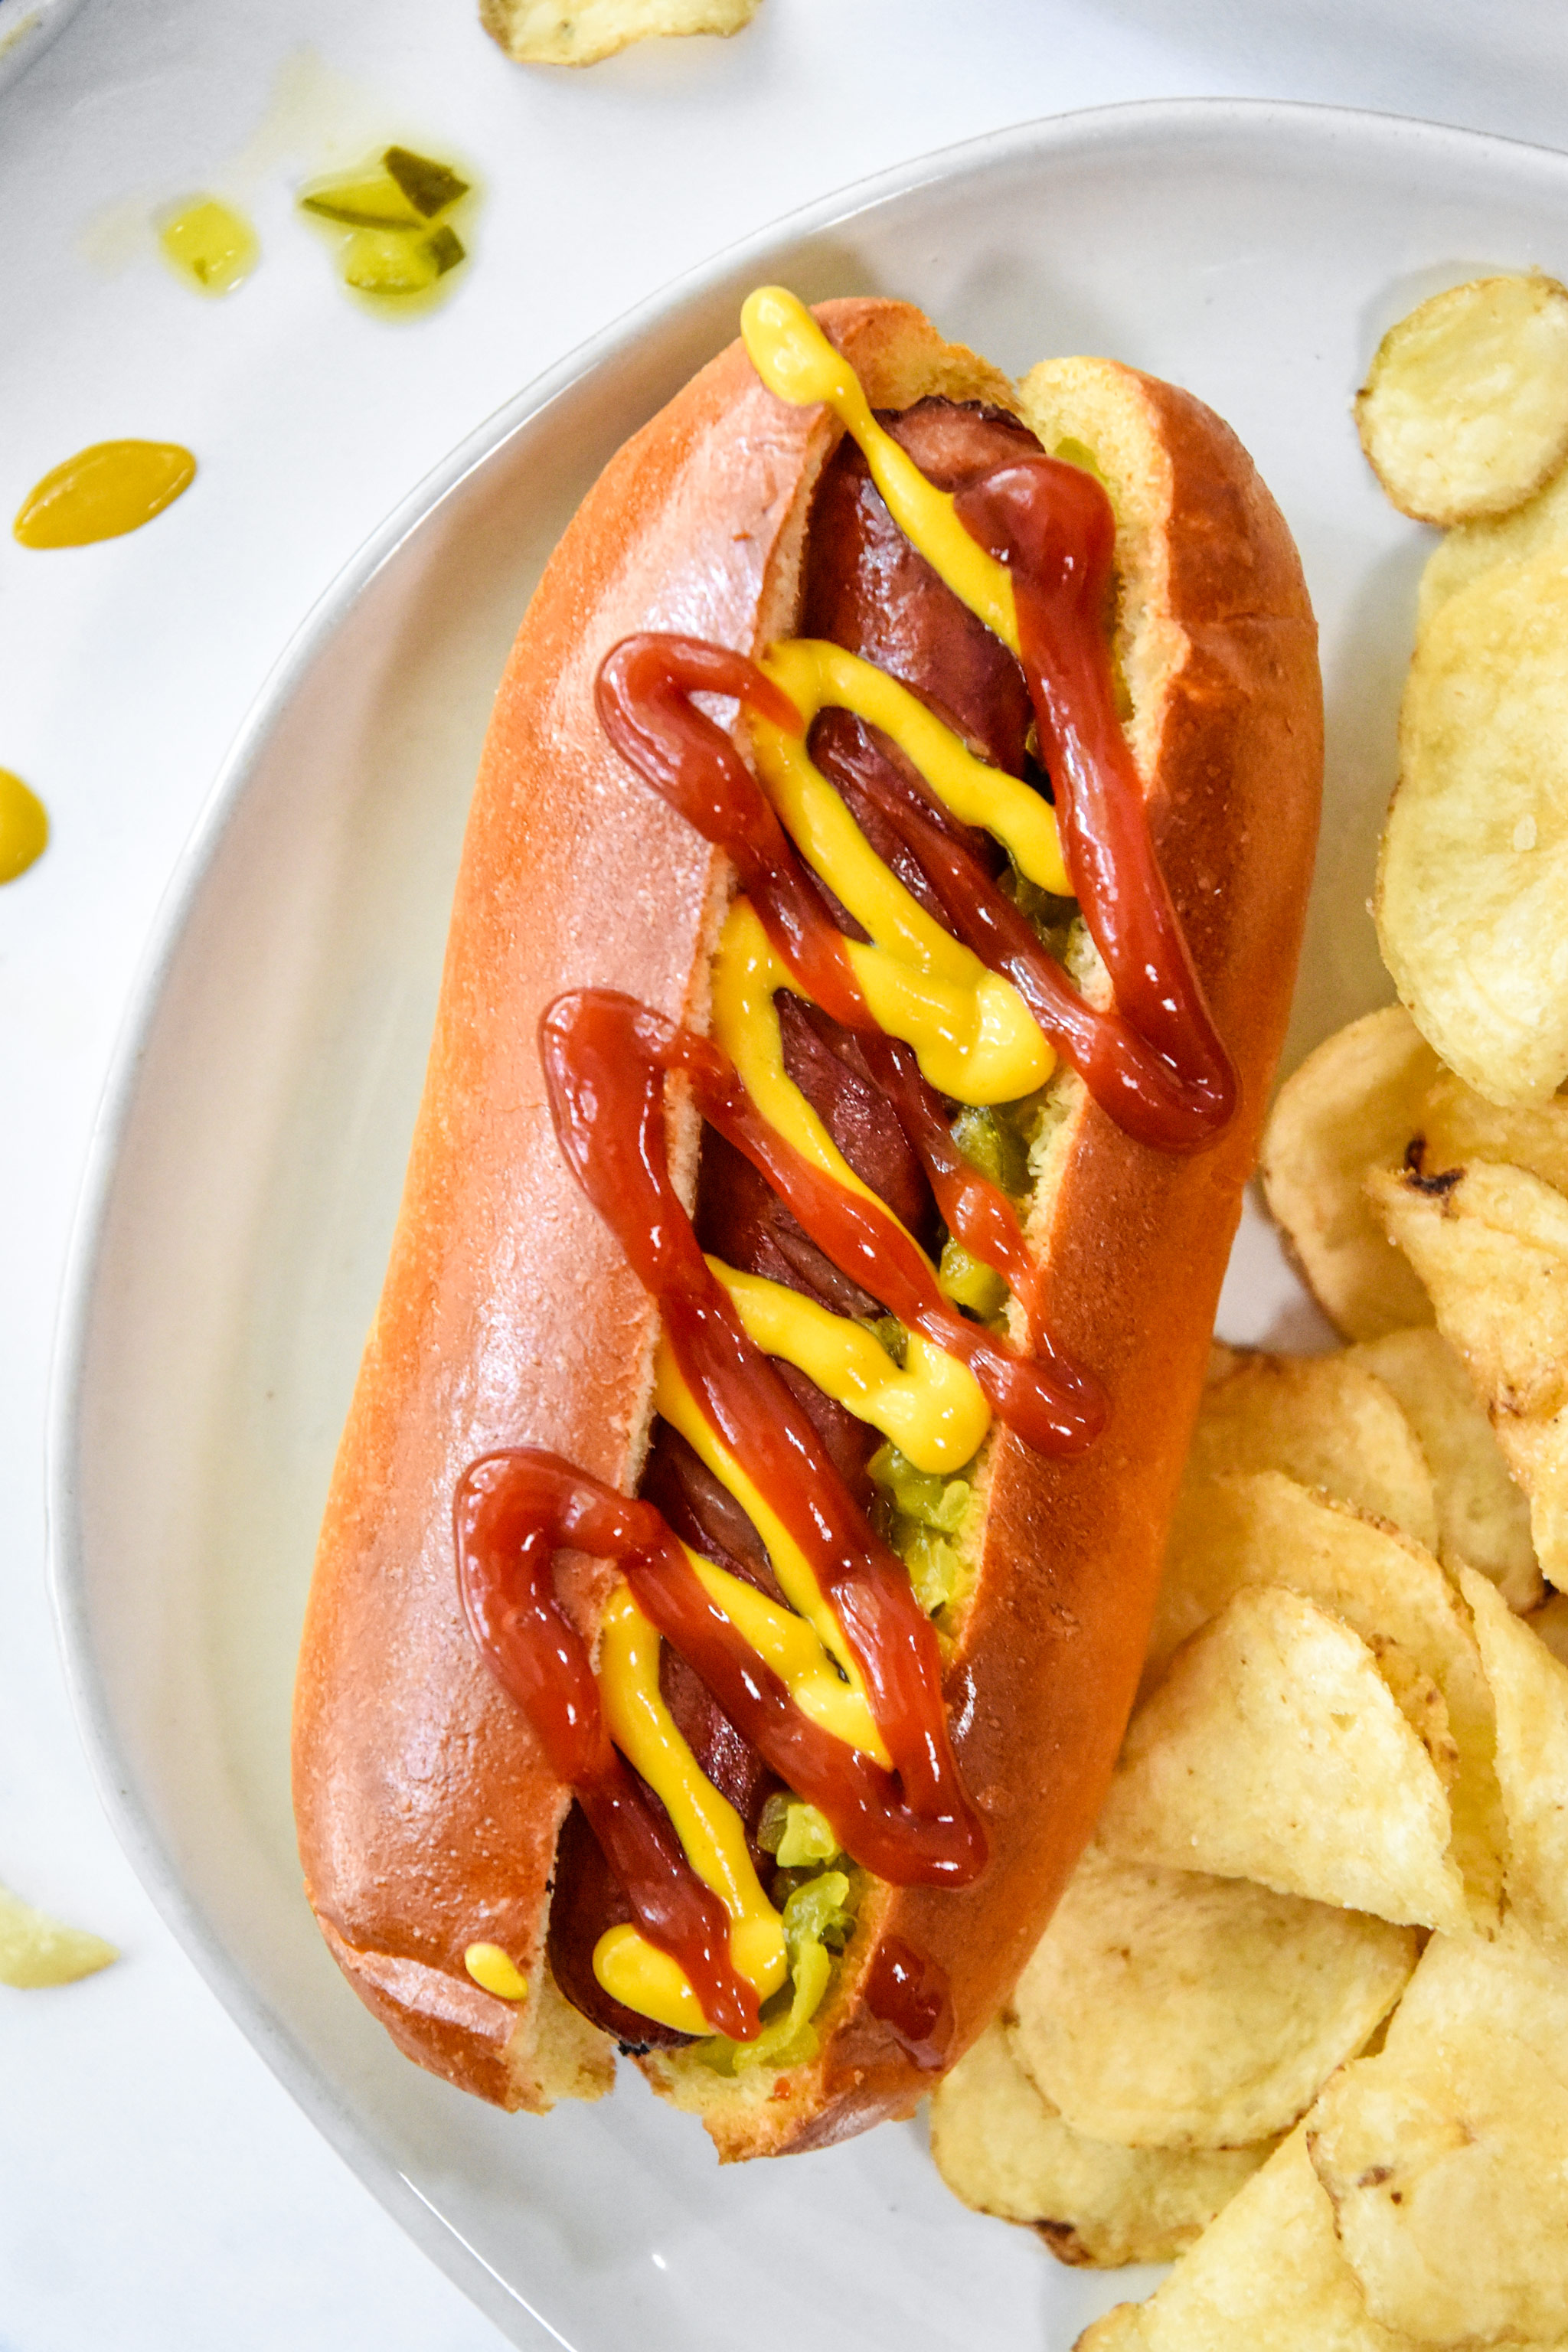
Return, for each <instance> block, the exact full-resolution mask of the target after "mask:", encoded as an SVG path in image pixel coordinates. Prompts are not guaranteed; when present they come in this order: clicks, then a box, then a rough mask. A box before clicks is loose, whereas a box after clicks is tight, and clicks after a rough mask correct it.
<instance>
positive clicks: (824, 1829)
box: [757, 1797, 838, 1870]
mask: <svg viewBox="0 0 1568 2352" xmlns="http://www.w3.org/2000/svg"><path fill="white" fill-rule="evenodd" d="M777 1801H778V1800H777V1799H776V1798H773V1797H770V1798H769V1799H768V1801H767V1803H766V1805H764V1806H763V1822H762V1824H761V1827H760V1828H759V1830H758V1832H757V1843H759V1845H761V1846H762V1847H763V1850H764V1852H770V1853H773V1856H774V1858H775V1859H776V1861H777V1862H778V1864H779V1867H780V1869H781V1870H798V1869H799V1868H800V1867H801V1866H802V1864H805V1863H812V1862H831V1861H832V1860H833V1859H834V1857H835V1855H836V1854H837V1852H838V1840H837V1836H836V1835H835V1833H834V1830H833V1825H832V1823H831V1822H829V1821H828V1819H827V1817H826V1814H825V1813H819V1812H818V1811H817V1810H816V1806H815V1805H809V1804H807V1803H806V1801H805V1799H804V1798H803V1797H785V1798H784V1803H783V1818H782V1820H778V1821H777V1827H776V1832H775V1834H776V1843H773V1844H771V1845H770V1843H769V1833H770V1830H772V1829H773V1822H770V1820H769V1814H770V1812H771V1811H772V1808H773V1805H774V1804H775V1803H776V1802H777ZM775 1818H776V1817H775Z"/></svg>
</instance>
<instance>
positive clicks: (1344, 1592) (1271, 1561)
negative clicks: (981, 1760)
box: [1149, 1334, 1502, 1923]
mask: <svg viewBox="0 0 1568 2352" xmlns="http://www.w3.org/2000/svg"><path fill="white" fill-rule="evenodd" d="M1431 1336H1433V1337H1434V1338H1435V1337H1436V1334H1433V1335H1431ZM1461 1377H1462V1375H1461ZM1249 1584H1277V1585H1283V1586H1284V1587H1285V1588H1286V1589H1287V1590H1288V1591H1291V1592H1297V1593H1300V1595H1301V1597H1302V1598H1303V1600H1307V1601H1316V1602H1317V1604H1318V1606H1319V1607H1320V1608H1322V1609H1326V1610H1329V1611H1330V1612H1332V1614H1334V1615H1335V1616H1338V1617H1342V1618H1343V1620H1344V1621H1345V1622H1346V1623H1347V1624H1348V1625H1350V1626H1351V1627H1352V1629H1353V1630H1354V1631H1355V1632H1356V1633H1359V1634H1360V1635H1361V1637H1362V1639H1363V1641H1364V1642H1366V1643H1368V1644H1369V1645H1370V1646H1372V1647H1373V1651H1374V1654H1376V1655H1377V1659H1378V1664H1379V1666H1380V1668H1381V1669H1382V1672H1383V1676H1384V1681H1385V1682H1388V1683H1389V1684H1390V1685H1391V1687H1392V1688H1393V1689H1394V1696H1395V1698H1396V1700H1397V1701H1398V1703H1399V1705H1400V1709H1401V1712H1402V1713H1403V1714H1404V1715H1405V1719H1406V1720H1407V1721H1408V1722H1410V1723H1411V1724H1412V1726H1413V1727H1414V1728H1415V1731H1416V1734H1417V1737H1418V1738H1421V1740H1422V1744H1423V1746H1424V1747H1426V1750H1427V1753H1428V1755H1430V1756H1431V1757H1432V1759H1433V1762H1434V1764H1435V1766H1436V1769H1437V1775H1438V1778H1439V1780H1442V1781H1443V1783H1444V1786H1445V1788H1446V1789H1447V1790H1448V1791H1449V1796H1450V1802H1451V1806H1452V1811H1453V1815H1454V1839H1453V1848H1452V1851H1453V1855H1454V1859H1455V1861H1456V1862H1457V1864H1458V1867H1459V1869H1460V1872H1461V1874H1462V1875H1463V1877H1464V1880H1465V1885H1466V1887H1467V1890H1468V1895H1469V1897H1470V1902H1471V1906H1472V1909H1473V1911H1474V1913H1475V1915H1476V1916H1477V1918H1478V1919H1479V1921H1481V1922H1482V1923H1485V1922H1488V1921H1489V1919H1490V1918H1491V1917H1492V1916H1494V1915H1495V1912H1496V1908H1497V1901H1498V1895H1499V1893H1500V1878H1501V1872H1500V1864H1499V1861H1498V1854H1499V1852H1500V1843H1501V1838H1502V1813H1501V1803H1500V1798H1499V1795H1498V1787H1497V1777H1496V1773H1495V1771H1494V1769H1493V1757H1492V1748H1493V1738H1494V1732H1493V1724H1492V1708H1491V1698H1490V1695H1489V1691H1488V1688H1487V1684H1486V1678H1485V1676H1484V1675H1483V1674H1482V1672H1481V1665H1480V1658H1479V1653H1478V1651H1477V1648H1476V1643H1475V1638H1474V1635H1473V1634H1472V1633H1471V1631H1470V1628H1469V1625H1468V1622H1467V1620H1466V1617H1465V1612H1464V1611H1463V1609H1462V1608H1461V1606H1460V1604H1459V1601H1458V1596H1457V1595H1456V1593H1455V1591H1454V1589H1453V1586H1452V1585H1451V1584H1450V1582H1449V1581H1448V1579H1447V1577H1446V1576H1445V1575H1444V1573H1443V1571H1442V1570H1441V1569H1440V1568H1439V1567H1438V1565H1437V1563H1436V1560H1435V1559H1433V1558H1432V1557H1431V1555H1430V1553H1428V1552H1426V1551H1424V1550H1423V1549H1421V1547H1420V1546H1419V1545H1418V1544H1414V1543H1412V1542H1411V1541H1410V1539H1409V1538H1408V1537H1407V1536H1402V1535H1400V1534H1399V1533H1398V1531H1397V1530H1396V1529H1395V1528H1389V1527H1387V1526H1384V1525H1383V1524H1382V1523H1380V1522H1376V1521H1373V1520H1369V1519H1364V1518H1361V1517H1357V1516H1355V1515H1354V1514H1353V1513H1352V1512H1349V1511H1347V1510H1346V1509H1345V1508H1344V1507H1343V1506H1342V1505H1340V1504H1336V1503H1332V1502H1331V1501H1330V1500H1329V1499H1328V1497H1327V1496H1321V1495H1310V1494H1308V1493H1307V1492H1306V1491H1305V1490H1304V1489H1303V1488H1302V1487H1300V1486H1297V1485H1296V1484H1294V1482H1293V1481H1291V1480H1290V1479H1289V1478H1284V1477H1281V1476H1280V1475H1279V1473H1278V1472H1274V1471H1264V1472H1260V1473H1257V1474H1255V1475H1252V1476H1250V1477H1236V1478H1217V1479H1212V1480H1209V1481H1207V1482H1206V1483H1205V1484H1204V1485H1202V1486H1196V1487H1188V1488H1186V1489H1184V1493H1183V1496H1182V1500H1181V1505H1180V1507H1179V1509H1178V1511H1177V1514H1176V1521H1175V1526H1174V1528H1173V1532H1172V1537H1171V1546H1170V1550H1169V1553H1168V1555H1167V1559H1166V1566H1165V1579H1164V1583H1163V1587H1162V1589H1161V1593H1160V1605H1159V1610H1158V1612H1157V1614H1156V1617H1155V1621H1154V1631H1153V1633H1152V1637H1151V1641H1150V1649H1149V1658H1150V1668H1151V1678H1152V1677H1153V1676H1154V1675H1157V1673H1158V1670H1159V1669H1160V1667H1161V1666H1163V1663H1164V1661H1165V1660H1166V1659H1167V1658H1168V1657H1169V1656H1170V1655H1171V1654H1172V1653H1173V1651H1174V1650H1175V1648H1176V1647H1177V1645H1178V1644H1179V1643H1181V1642H1183V1641H1184V1640H1185V1639H1186V1638H1187V1636H1188V1635H1189V1634H1191V1633H1194V1631H1195V1630H1196V1628H1197V1627H1198V1626H1199V1625H1202V1624H1205V1623H1206V1622H1208V1620H1209V1619H1210V1618H1211V1617H1214V1616H1215V1615H1216V1614H1217V1613H1218V1612H1219V1611H1220V1610H1221V1609H1222V1608H1223V1607H1224V1606H1225V1604H1226V1601H1228V1600H1229V1598H1230V1596H1231V1595H1232V1593H1233V1592H1237V1591H1240V1590H1241V1589H1242V1587H1243V1586H1244V1585H1249ZM1406 1660H1407V1661H1408V1662H1409V1663H1408V1664H1405V1661H1406ZM1412 1668H1413V1669H1414V1671H1411V1669H1412ZM1433 1685H1436V1690H1437V1691H1438V1692H1439V1693H1440V1694H1441V1697H1442V1706H1441V1707H1440V1708H1439V1707H1435V1706H1433V1703H1432V1696H1431V1694H1432V1686H1433ZM1456 1768H1457V1769H1456Z"/></svg>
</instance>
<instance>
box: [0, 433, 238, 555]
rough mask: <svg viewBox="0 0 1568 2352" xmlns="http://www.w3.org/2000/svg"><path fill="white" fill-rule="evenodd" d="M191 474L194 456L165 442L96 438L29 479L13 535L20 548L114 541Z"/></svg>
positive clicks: (165, 502) (156, 511) (157, 510)
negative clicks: (50, 469) (35, 478)
mask: <svg viewBox="0 0 1568 2352" xmlns="http://www.w3.org/2000/svg"><path fill="white" fill-rule="evenodd" d="M195 478H196V461H195V458H194V457H192V455H191V453H190V451H189V450H188V449H182V448H180V447H178V446H177V445H176V444H175V443H174V442H172V441H95V442H94V443H93V445H92V446H91V447H90V448H89V449H79V450H78V451H77V454H76V456H75V457H68V458H67V459H66V461H65V463H64V465H62V466H57V467H55V468H54V471H53V472H52V473H48V474H46V475H45V476H44V478H43V480H42V481H41V482H36V483H35V484H34V486H33V488H31V489H30V490H29V491H28V493H27V495H26V498H25V499H23V501H22V504H21V508H20V510H19V511H18V513H17V516H16V521H15V522H14V523H13V524H12V526H11V529H12V533H13V536H14V537H16V539H18V540H20V541H21V543H22V545H23V546H24V547H89V546H90V545H91V544H92V543H93V541H96V540H100V539H120V538H121V537H123V535H124V534H125V532H126V531H128V530H141V528H142V524H143V523H144V522H151V521H152V520H153V516H154V515H161V514H162V513H163V509H164V508H165V507H167V506H172V505H173V504H174V500H175V499H177V498H178V497H179V496H180V494H181V492H182V491H184V490H188V489H189V488H190V487H191V484H192V483H193V482H194V481H195Z"/></svg>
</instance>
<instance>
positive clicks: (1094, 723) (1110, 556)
mask: <svg viewBox="0 0 1568 2352" xmlns="http://www.w3.org/2000/svg"><path fill="white" fill-rule="evenodd" d="M954 506H955V508H956V510H957V513H958V518H959V520H960V521H961V522H962V523H963V527H964V529H965V530H967V531H968V532H969V534H970V537H971V538H972V539H974V540H976V541H978V542H979V544H980V545H981V546H982V547H984V549H985V550H986V551H987V552H988V553H990V554H992V555H994V556H996V557H997V558H998V559H999V561H1000V562H1003V563H1005V564H1006V565H1007V567H1008V570H1009V572H1010V574H1011V577H1012V582H1013V597H1014V603H1015V604H1016V609H1017V615H1018V636H1019V643H1020V646H1021V647H1022V651H1023V657H1024V675H1025V677H1026V678H1027V680H1028V686H1029V698H1030V700H1031V701H1032V702H1033V704H1034V706H1035V723H1036V727H1037V731H1038V734H1039V739H1040V756H1041V759H1042V761H1044V763H1045V768H1046V772H1047V775H1048V776H1049V777H1050V779H1051V782H1052V786H1053V789H1054V790H1055V793H1056V803H1057V822H1058V824H1059V826H1060V828H1061V839H1062V855H1063V856H1064V858H1065V859H1066V862H1067V869H1068V875H1069V876H1070V877H1071V880H1072V886H1073V889H1074V891H1075V892H1076V894H1077V896H1078V899H1079V905H1080V906H1081V907H1082V908H1083V912H1084V919H1085V920H1086V922H1087V923H1088V925H1089V934H1090V937H1091V938H1092V939H1093V940H1094V943H1095V945H1096V947H1097V948H1098V949H1099V950H1100V954H1101V956H1102V957H1103V958H1104V960H1105V965H1106V969H1107V971H1109V972H1110V982H1111V989H1112V992H1113V994H1114V997H1115V1002H1116V1007H1117V1013H1118V1014H1119V1015H1120V1021H1118V1020H1117V1019H1116V1017H1115V1016H1111V1017H1110V1019H1108V1017H1107V1016H1106V1015H1105V1014H1104V1013H1093V1012H1091V1011H1090V1009H1089V1007H1088V1006H1087V1005H1085V1004H1083V1001H1082V999H1081V998H1078V1000H1077V1002H1078V1005H1079V1007H1080V1008H1081V1012H1082V1013H1085V1014H1087V1015H1088V1017H1089V1024H1090V1026H1089V1035H1088V1041H1087V1042H1088V1050H1087V1052H1086V1051H1085V1050H1084V1032H1083V1030H1082V1029H1081V1027H1079V1025H1078V1024H1076V1023H1075V1024H1074V1032H1075V1034H1066V1033H1065V1032H1064V1033H1062V1034H1060V1035H1059V1043H1060V1046H1061V1051H1062V1053H1063V1055H1065V1056H1066V1058H1067V1059H1068V1061H1070V1062H1072V1064H1073V1066H1074V1068H1075V1069H1077V1070H1078V1071H1079V1074H1080V1076H1082V1078H1083V1080H1084V1083H1085V1084H1086V1086H1088V1087H1089V1091H1090V1093H1091V1094H1092V1095H1093V1096H1094V1098H1095V1100H1096V1101H1097V1102H1098V1103H1099V1104H1100V1108H1101V1109H1103V1110H1105V1111H1107V1112H1109V1114H1110V1117H1111V1118H1113V1119H1115V1120H1116V1121H1117V1123H1118V1125H1119V1126H1121V1127H1123V1128H1125V1129H1126V1130H1127V1132H1128V1133H1129V1134H1131V1135H1136V1136H1138V1137H1139V1139H1140V1140H1142V1141H1144V1142H1147V1143H1151V1144H1152V1145H1153V1146H1154V1148H1155V1150H1160V1151H1169V1152H1186V1151H1200V1150H1203V1149H1204V1147H1205V1145H1206V1144H1209V1143H1213V1142H1214V1141H1215V1139H1217V1138H1218V1136H1219V1135H1220V1133H1221V1131H1222V1130H1223V1129H1225V1128H1226V1126H1227V1125H1228V1124H1229V1122H1230V1119H1231V1118H1232V1116H1233V1114H1234V1112H1235V1109H1236V1105H1237V1080H1236V1072H1235V1070H1234V1068H1233V1067H1232V1065H1231V1062H1230V1057H1229V1055H1227V1054H1226V1050H1225V1047H1224V1046H1223V1045H1221V1044H1220V1041H1219V1038H1218V1036H1217V1035H1216V1034H1215V1026H1214V1023H1213V1021H1212V1019H1211V1018H1210V1015H1209V1010H1208V1006H1207V1004H1206V1003H1205V1001H1204V992H1203V986H1202V983H1201V982H1200V981H1199V979H1198V976H1197V973H1196V971H1194V967H1193V960H1192V957H1191V954H1190V953H1189V951H1188V948H1187V942H1186V940H1185V937H1184V933H1183V930H1182V926H1181V920H1180V918H1179V917H1178V916H1177V913H1176V910H1175V908H1174V906H1173V903H1172V899H1171V894H1170V891H1169V889H1168V887H1166V883H1165V877H1164V876H1163V874H1162V872H1161V871H1160V866H1159V861H1158V859H1157V858H1156V857H1155V855H1154V843H1153V838H1152V835H1151V833H1150V830H1149V812H1148V807H1147V804H1146V803H1145V802H1144V798H1143V787H1142V783H1141V782H1140V781H1139V777H1138V771H1137V769H1136V768H1135V767H1134V765H1133V763H1132V754H1131V751H1130V750H1129V749H1128V744H1127V738H1126V736H1125V735H1124V734H1123V732H1122V730H1121V721H1120V719H1118V718H1117V715H1116V698H1115V693H1114V690H1113V687H1112V681H1111V672H1110V654H1109V651H1108V648H1107V646H1106V642H1105V631H1104V627H1103V625H1102V622H1101V615H1102V614H1103V613H1104V611H1105V600H1106V594H1107V592H1108V590H1109V588H1110V580H1111V572H1112V565H1113V561H1114V556H1115V547H1116V519H1115V516H1114V514H1113V513H1112V511H1111V506H1110V499H1108V498H1107V496H1106V494H1105V491H1104V489H1103V488H1101V486H1100V483H1099V482H1097V481H1096V480H1095V478H1094V477H1093V475H1092V474H1089V473H1086V472H1085V471H1084V470H1083V468H1082V467H1079V466H1068V465H1066V464H1064V463H1063V461H1062V460H1061V459H1060V458H1058V457H1026V458H1022V459H1020V460H1019V461H1018V463H1016V465H1011V466H1003V467H998V468H997V470H996V471H995V472H994V473H993V474H987V475H985V476H984V478H982V479H981V480H980V481H978V482H974V483H972V484H971V486H970V487H969V488H967V489H964V490H960V491H959V493H958V494H957V497H956V499H955V500H954ZM932 878H933V881H934V878H935V877H932ZM977 951H979V950H977ZM1058 969H1059V967H1058ZM1020 993H1022V989H1021V987H1020ZM1071 993H1074V994H1076V992H1071ZM1030 1010H1031V1012H1034V1011H1035V1007H1034V1005H1033V1004H1032V1003H1031V1005H1030ZM1036 1017H1037V1019H1038V1018H1039V1017H1040V1016H1039V1014H1038V1013H1037V1014H1036ZM1041 1025H1042V1027H1046V1026H1047V1024H1045V1023H1044V1022H1043V1021H1042V1023H1041ZM1118 1032H1120V1033H1121V1034H1118ZM1047 1034H1049V1035H1052V1036H1053V1037H1057V1036H1058V1032H1057V1031H1056V1030H1055V1029H1054V1028H1047ZM1129 1043H1133V1044H1136V1045H1142V1047H1143V1049H1144V1050H1143V1052H1142V1053H1141V1054H1140V1053H1135V1052H1130V1051H1129V1050H1128V1047H1129ZM1079 1055H1081V1056H1082V1058H1081V1059H1080V1058H1079ZM1161 1065H1163V1071H1162V1070H1161V1067H1160V1066H1161ZM1135 1122H1136V1123H1135Z"/></svg>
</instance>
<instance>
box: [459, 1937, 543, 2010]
mask: <svg viewBox="0 0 1568 2352" xmlns="http://www.w3.org/2000/svg"><path fill="white" fill-rule="evenodd" d="M463 1966H464V1967H465V1968H466V1969H468V1974H469V1975H470V1976H471V1977H472V1978H473V1980H474V1982H475V1983H476V1984H477V1985H479V1987H480V1988H481V1990H483V1991H485V1992H491V1993H494V1995H495V1997H496V1999H497V2000H527V1999H528V1979H527V1978H526V1977H525V1976H524V1975H523V1973H522V1970H521V1969H520V1968H519V1967H518V1965H517V1962H516V1961H515V1960H514V1959H513V1958H512V1957H511V1955H510V1952H503V1951H502V1949H501V1948H500V1945H499V1944H470V1945H469V1946H468V1950H467V1951H466V1952H465V1953H464V1954H463Z"/></svg>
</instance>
